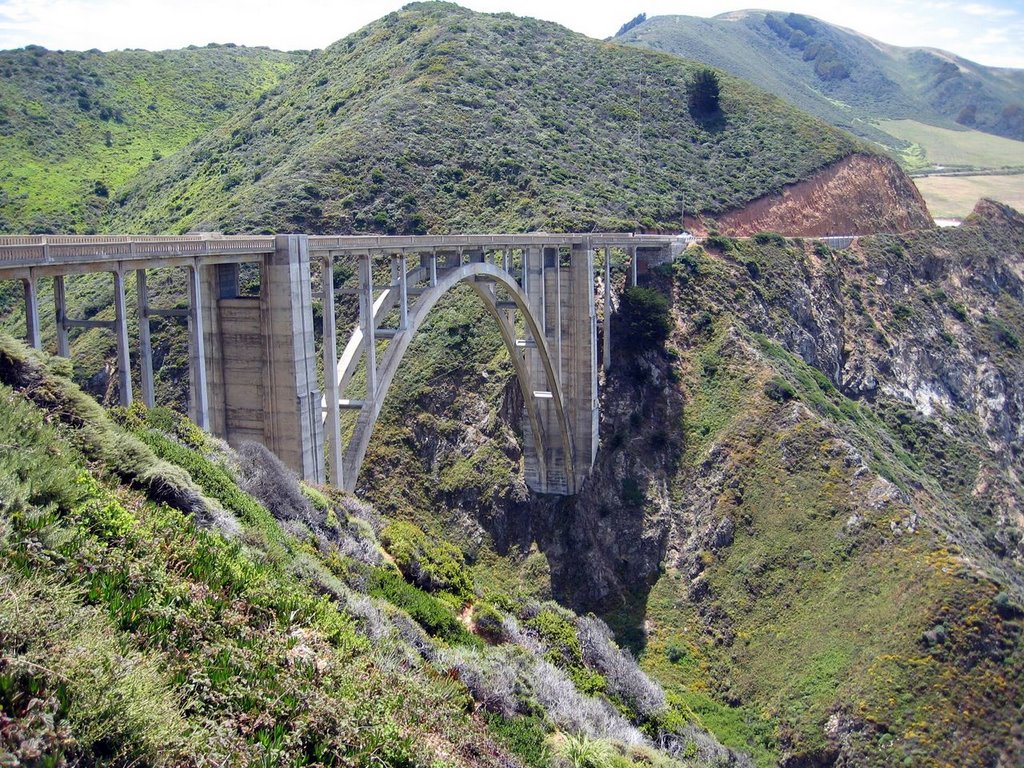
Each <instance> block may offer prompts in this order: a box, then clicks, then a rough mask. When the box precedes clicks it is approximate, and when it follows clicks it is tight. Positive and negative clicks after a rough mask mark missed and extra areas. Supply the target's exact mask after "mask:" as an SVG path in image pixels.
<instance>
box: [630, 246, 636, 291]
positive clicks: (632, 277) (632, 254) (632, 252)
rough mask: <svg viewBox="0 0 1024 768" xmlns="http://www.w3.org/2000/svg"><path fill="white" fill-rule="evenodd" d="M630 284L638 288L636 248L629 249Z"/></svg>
mask: <svg viewBox="0 0 1024 768" xmlns="http://www.w3.org/2000/svg"><path fill="white" fill-rule="evenodd" d="M629 284H630V286H632V287H633V288H636V246H635V245H634V246H633V247H632V248H630V249H629Z"/></svg>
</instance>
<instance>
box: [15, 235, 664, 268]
mask: <svg viewBox="0 0 1024 768" xmlns="http://www.w3.org/2000/svg"><path fill="white" fill-rule="evenodd" d="M585 239H589V241H590V244H591V246H592V247H594V248H601V247H606V246H608V247H621V248H662V247H665V246H666V245H668V244H669V243H670V242H671V241H672V239H673V236H671V235H633V234H630V233H594V234H584V233H542V232H535V233H529V234H483V235H417V236H390V235H311V236H310V237H309V238H308V243H309V250H310V252H311V253H324V254H325V255H326V254H328V253H330V254H332V255H335V256H337V255H342V254H345V253H349V254H359V253H368V252H374V251H383V252H390V253H401V252H405V251H409V252H424V251H438V250H467V249H485V250H486V249H500V248H525V247H529V246H542V245H562V246H569V245H574V244H580V243H582V242H583V241H584V240H585ZM273 251H274V235H211V234H199V235H178V236H166V237H165V236H150V235H4V236H0V279H17V278H21V277H28V276H29V273H30V271H31V274H33V275H35V276H39V277H43V276H47V275H55V274H69V273H75V272H93V271H110V270H113V269H146V268H148V269H154V268H158V267H168V266H175V265H178V264H184V263H196V262H198V263H206V264H210V263H237V262H245V261H258V260H259V259H260V258H261V257H262V256H263V255H264V254H267V253H273Z"/></svg>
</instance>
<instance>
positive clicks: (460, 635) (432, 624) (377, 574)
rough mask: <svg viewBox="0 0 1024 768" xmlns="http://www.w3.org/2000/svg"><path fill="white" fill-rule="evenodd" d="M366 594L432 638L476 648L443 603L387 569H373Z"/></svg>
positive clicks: (473, 638)
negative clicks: (403, 615)
mask: <svg viewBox="0 0 1024 768" xmlns="http://www.w3.org/2000/svg"><path fill="white" fill-rule="evenodd" d="M368 586H369V593H370V594H371V595H373V596H374V597H380V598H383V599H385V600H387V601H388V602H389V603H392V604H394V605H395V606H397V607H399V608H401V609H402V610H403V611H405V612H406V613H408V614H409V615H410V616H411V617H412V618H413V619H415V620H416V622H417V623H419V624H420V625H421V626H422V627H423V628H424V629H426V630H427V632H429V633H430V634H431V635H433V636H434V637H438V638H440V639H442V640H446V641H447V642H450V643H457V644H461V645H479V644H480V639H479V638H478V637H477V636H476V635H474V634H473V633H471V632H470V631H469V630H468V629H466V628H465V627H464V626H462V624H460V623H459V620H458V619H457V618H455V614H454V613H452V610H451V608H449V607H448V606H447V605H446V604H445V603H443V602H442V601H440V600H438V599H437V598H436V597H434V596H432V595H430V594H428V593H426V592H424V591H423V590H422V589H419V588H417V587H415V586H413V585H412V584H410V583H408V582H407V581H405V580H404V579H403V578H402V576H401V574H399V573H397V572H396V571H393V570H391V569H390V568H375V569H373V571H372V573H371V576H370V582H369V585H368Z"/></svg>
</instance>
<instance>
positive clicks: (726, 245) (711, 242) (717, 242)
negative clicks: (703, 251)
mask: <svg viewBox="0 0 1024 768" xmlns="http://www.w3.org/2000/svg"><path fill="white" fill-rule="evenodd" d="M704 245H705V246H706V247H708V248H715V249H716V250H719V251H721V252H722V253H729V252H731V251H735V250H736V241H735V240H733V239H732V238H731V237H728V236H727V235H720V234H718V233H717V232H712V233H711V234H709V235H708V236H707V237H706V238H704Z"/></svg>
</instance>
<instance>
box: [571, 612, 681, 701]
mask: <svg viewBox="0 0 1024 768" xmlns="http://www.w3.org/2000/svg"><path fill="white" fill-rule="evenodd" d="M576 628H577V631H578V632H579V639H580V646H581V647H582V650H583V658H584V660H585V661H586V662H587V664H589V665H590V666H592V667H595V668H596V669H597V670H598V671H599V672H601V674H602V675H603V676H604V678H605V680H606V681H607V683H606V690H607V691H608V693H610V694H612V695H613V696H617V697H618V698H619V699H620V700H621V701H623V702H624V703H626V704H627V705H628V706H629V707H630V708H631V709H632V710H633V711H634V712H636V714H637V715H638V716H640V717H642V718H645V719H648V720H650V719H654V718H656V717H658V716H659V715H661V714H663V713H664V712H665V710H666V703H665V692H664V691H663V690H662V689H661V686H660V685H658V684H657V683H655V682H654V681H653V680H651V679H650V678H649V677H647V675H646V674H644V673H643V671H641V669H640V667H639V666H638V665H637V663H636V660H635V659H634V658H633V657H632V655H631V654H630V653H629V652H628V651H625V650H623V649H621V648H618V647H617V646H616V645H615V644H614V642H612V633H611V630H610V629H608V625H607V624H605V623H604V622H603V621H601V620H600V619H597V618H592V617H580V618H579V619H577V620H576Z"/></svg>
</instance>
